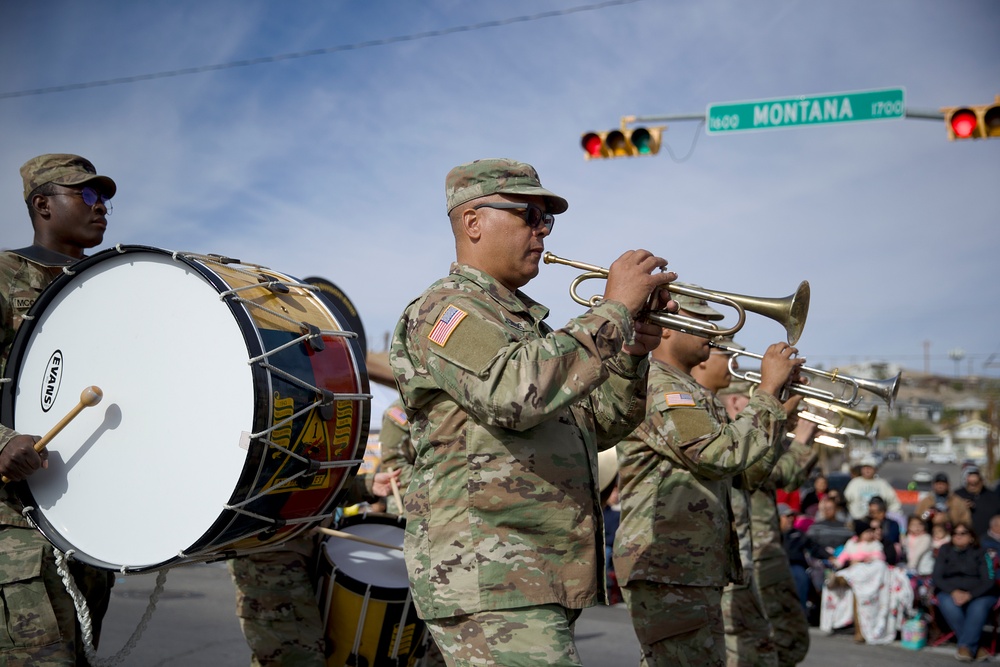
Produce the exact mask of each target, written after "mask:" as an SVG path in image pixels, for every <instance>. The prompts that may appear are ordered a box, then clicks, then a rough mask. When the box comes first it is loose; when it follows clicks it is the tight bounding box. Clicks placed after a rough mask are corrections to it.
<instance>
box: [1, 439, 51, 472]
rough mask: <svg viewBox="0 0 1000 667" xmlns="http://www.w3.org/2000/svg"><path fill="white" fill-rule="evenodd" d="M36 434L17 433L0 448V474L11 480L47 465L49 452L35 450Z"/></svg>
mask: <svg viewBox="0 0 1000 667" xmlns="http://www.w3.org/2000/svg"><path fill="white" fill-rule="evenodd" d="M39 439H40V438H39V437H38V436H37V435H18V436H15V437H14V438H13V439H11V441H10V442H8V443H7V445H6V446H5V447H4V448H3V449H2V450H0V476H3V477H6V478H7V479H9V480H10V481H12V482H18V481H20V480H22V479H25V478H27V477H28V476H29V475H31V473H33V472H35V471H36V470H38V469H39V468H45V467H47V466H48V464H49V462H48V461H47V459H48V458H49V453H48V451H46V450H44V449H43V450H42V451H40V452H36V451H35V443H36V442H38V440H39Z"/></svg>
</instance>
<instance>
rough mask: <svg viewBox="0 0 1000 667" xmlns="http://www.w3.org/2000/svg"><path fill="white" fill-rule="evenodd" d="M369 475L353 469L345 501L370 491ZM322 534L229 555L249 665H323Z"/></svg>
mask: <svg viewBox="0 0 1000 667" xmlns="http://www.w3.org/2000/svg"><path fill="white" fill-rule="evenodd" d="M372 481H373V476H370V475H357V476H355V477H354V481H353V482H352V486H351V487H349V488H348V492H347V499H346V500H345V504H352V503H354V502H358V501H360V500H361V499H363V498H365V497H371V483H372ZM321 547H322V540H321V539H320V538H318V537H315V536H312V535H308V534H307V535H300V536H298V537H295V538H292V539H291V540H289V541H287V542H285V543H283V544H282V545H281V547H280V549H279V550H276V551H267V552H263V553H254V554H247V555H244V556H240V557H239V558H232V559H230V560H229V561H227V565H228V566H229V573H230V575H231V576H232V580H233V585H234V586H235V587H236V615H237V617H239V619H240V629H241V630H242V631H243V637H244V639H246V641H247V645H248V646H249V647H250V664H251V665H252V666H253V667H279V666H281V665H288V666H294V667H325V665H326V648H327V647H326V627H325V626H324V625H323V618H322V614H321V613H320V608H319V605H318V604H317V599H316V580H315V575H316V571H317V569H316V567H317V563H318V562H319V559H320V558H322V557H323V555H322V553H321V552H320V549H321Z"/></svg>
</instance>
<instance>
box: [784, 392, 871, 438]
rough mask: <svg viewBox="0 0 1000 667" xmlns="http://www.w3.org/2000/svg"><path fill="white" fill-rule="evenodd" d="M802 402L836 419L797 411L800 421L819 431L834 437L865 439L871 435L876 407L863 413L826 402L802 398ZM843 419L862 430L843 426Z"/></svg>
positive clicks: (806, 411) (805, 411)
mask: <svg viewBox="0 0 1000 667" xmlns="http://www.w3.org/2000/svg"><path fill="white" fill-rule="evenodd" d="M802 402H803V403H807V404H808V405H812V406H814V407H818V408H821V409H823V410H826V411H827V412H832V413H833V414H835V415H836V416H837V419H830V418H828V417H825V416H823V415H820V414H817V413H815V412H810V411H808V410H799V413H798V415H799V418H800V419H805V420H807V421H811V422H813V423H814V424H817V425H818V426H819V428H820V430H821V431H825V432H827V433H832V434H834V435H856V436H858V437H865V436H867V435H868V434H869V433H871V430H872V429H873V428H874V427H875V420H876V418H877V417H878V406H877V405H876V406H872V409H871V410H868V411H867V412H864V411H862V410H854V409H852V408H848V407H844V406H842V405H838V404H836V403H827V402H826V401H821V400H818V399H815V398H808V397H807V398H803V399H802ZM845 419H851V420H853V421H855V422H857V423H858V424H860V425H861V427H862V428H860V429H858V428H852V427H849V426H845V425H844V420H845Z"/></svg>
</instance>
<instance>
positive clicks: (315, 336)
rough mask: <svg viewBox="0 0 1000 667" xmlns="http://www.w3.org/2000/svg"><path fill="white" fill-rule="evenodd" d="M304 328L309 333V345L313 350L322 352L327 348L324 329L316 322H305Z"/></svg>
mask: <svg viewBox="0 0 1000 667" xmlns="http://www.w3.org/2000/svg"><path fill="white" fill-rule="evenodd" d="M302 324H303V327H302V328H303V329H305V331H306V333H307V334H308V335H309V347H311V348H312V349H313V352H322V351H323V350H325V349H326V343H324V342H323V331H322V330H321V329H320V328H319V327H318V326H316V325H315V324H309V323H308V322H303V323H302Z"/></svg>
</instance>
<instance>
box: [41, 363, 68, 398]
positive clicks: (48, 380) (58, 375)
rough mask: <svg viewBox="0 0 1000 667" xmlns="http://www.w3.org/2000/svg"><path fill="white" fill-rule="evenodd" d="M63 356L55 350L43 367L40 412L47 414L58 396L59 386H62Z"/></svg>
mask: <svg viewBox="0 0 1000 667" xmlns="http://www.w3.org/2000/svg"><path fill="white" fill-rule="evenodd" d="M62 370H63V356H62V350H56V351H55V352H53V353H52V356H51V357H49V363H48V366H46V367H45V377H44V378H43V379H42V396H41V399H42V412H48V411H49V410H51V409H52V406H53V405H55V402H56V396H58V395H59V385H60V384H62Z"/></svg>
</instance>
